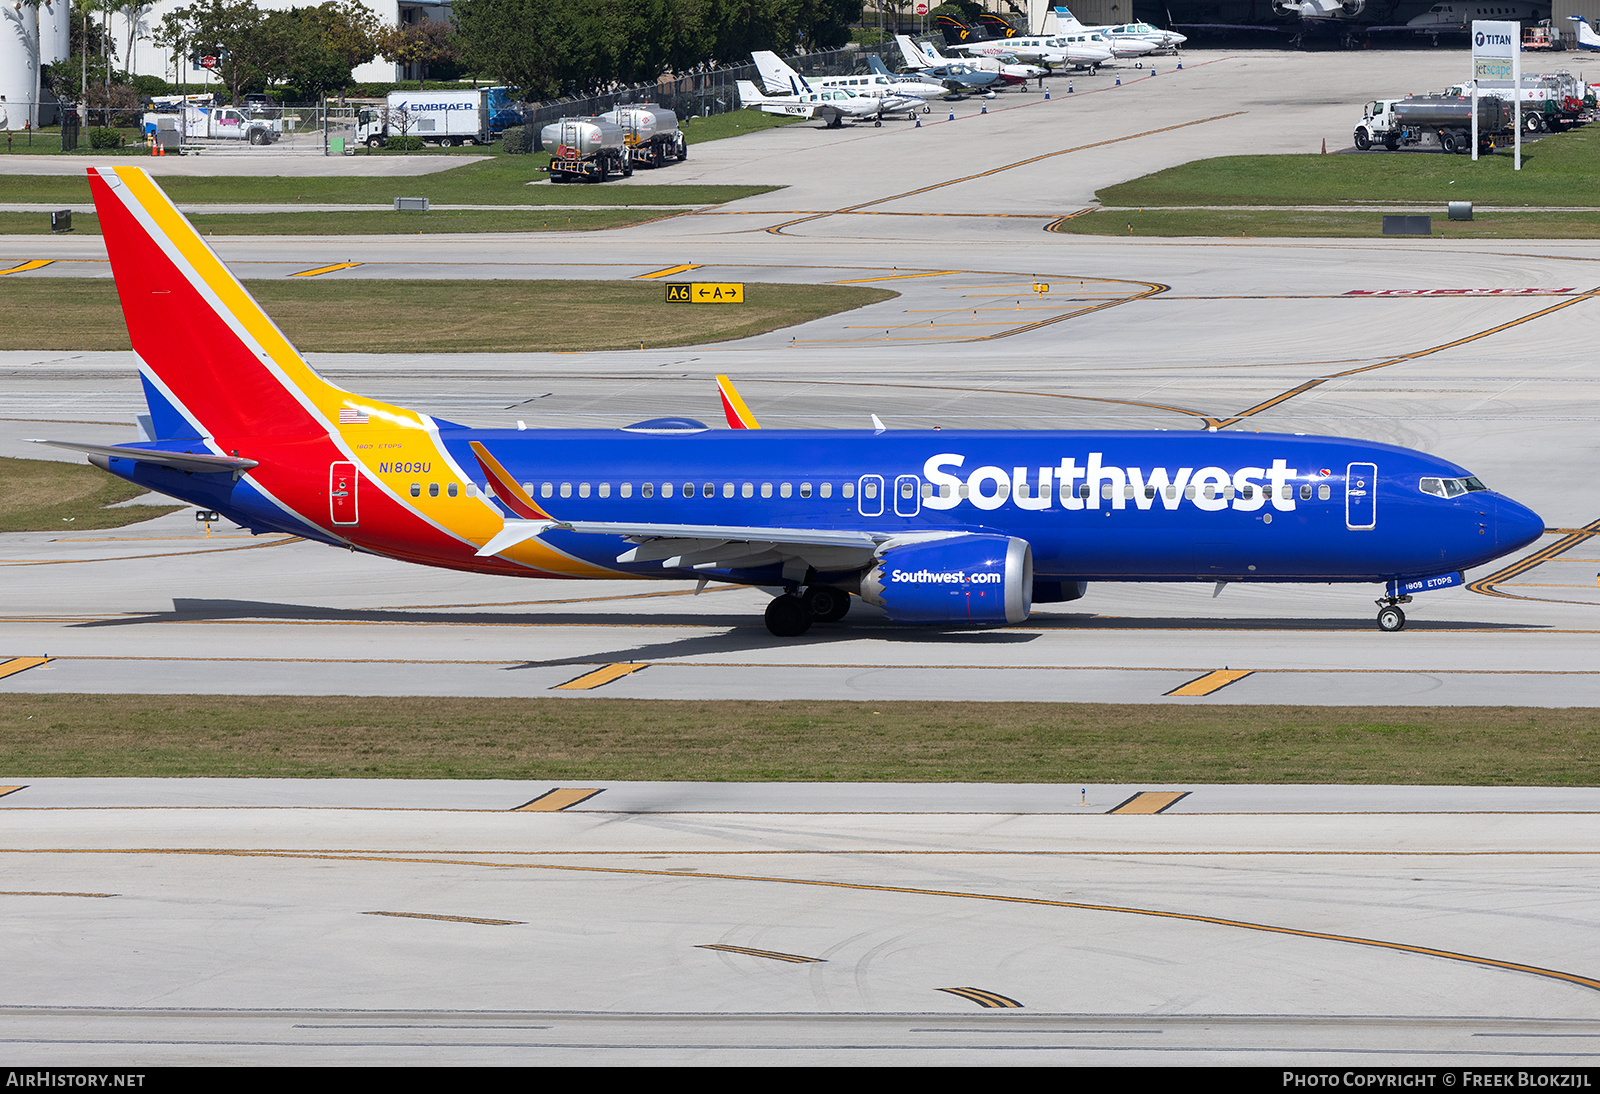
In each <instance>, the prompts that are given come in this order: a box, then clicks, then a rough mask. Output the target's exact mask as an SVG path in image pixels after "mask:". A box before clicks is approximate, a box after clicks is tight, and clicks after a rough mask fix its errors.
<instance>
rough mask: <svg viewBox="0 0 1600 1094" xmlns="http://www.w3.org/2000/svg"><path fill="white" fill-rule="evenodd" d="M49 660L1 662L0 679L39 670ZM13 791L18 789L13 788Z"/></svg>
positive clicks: (14, 658) (31, 659) (29, 659)
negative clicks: (35, 669) (29, 670)
mask: <svg viewBox="0 0 1600 1094" xmlns="http://www.w3.org/2000/svg"><path fill="white" fill-rule="evenodd" d="M49 660H50V658H48V657H13V658H10V659H9V660H6V661H0V679H3V678H5V677H7V676H15V675H16V674H17V673H19V672H25V671H26V670H28V669H32V668H38V667H39V666H40V665H42V664H44V663H45V662H47V661H49ZM0 789H4V788H0ZM12 789H17V788H15V787H13V788H12Z"/></svg>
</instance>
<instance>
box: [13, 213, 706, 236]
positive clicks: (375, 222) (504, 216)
mask: <svg viewBox="0 0 1600 1094" xmlns="http://www.w3.org/2000/svg"><path fill="white" fill-rule="evenodd" d="M676 212H677V210H675V209H672V210H667V209H651V208H643V209H539V208H529V209H429V210H428V211H427V212H426V213H397V212H395V211H394V210H393V209H374V210H372V211H371V212H367V211H365V210H363V211H361V212H356V213H326V212H311V213H195V214H193V215H191V216H190V217H189V222H190V223H191V224H193V225H194V227H195V231H197V232H199V233H200V234H201V235H203V236H218V235H221V236H319V237H322V236H366V235H424V234H426V235H438V234H440V233H447V232H459V233H481V232H592V231H598V230H601V229H605V228H625V227H627V226H628V225H630V224H643V223H644V222H645V221H648V220H659V219H660V218H662V217H665V216H672V215H673V214H674V213H676ZM72 230H73V232H74V234H76V235H86V236H97V235H99V234H100V218H99V217H97V216H95V215H94V214H93V213H74V214H73V215H72ZM49 234H50V214H49V213H0V235H19V236H21V235H49Z"/></svg>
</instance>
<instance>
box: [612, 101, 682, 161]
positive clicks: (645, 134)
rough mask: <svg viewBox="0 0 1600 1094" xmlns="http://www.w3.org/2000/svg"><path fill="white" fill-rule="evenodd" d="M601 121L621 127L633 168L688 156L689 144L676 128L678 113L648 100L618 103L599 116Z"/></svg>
mask: <svg viewBox="0 0 1600 1094" xmlns="http://www.w3.org/2000/svg"><path fill="white" fill-rule="evenodd" d="M600 118H601V120H602V121H608V122H612V123H613V124H615V125H618V126H621V127H622V139H623V141H624V142H625V143H626V144H627V146H628V159H629V160H631V161H632V163H633V165H634V166H635V167H665V166H666V165H667V164H669V163H671V162H672V161H673V160H686V159H688V158H689V145H688V142H686V141H685V140H684V139H683V132H682V130H680V129H679V128H678V116H677V115H676V114H674V113H673V112H672V111H670V110H667V109H664V108H663V107H659V106H653V105H651V104H650V103H639V104H638V105H636V106H619V107H617V108H616V109H615V110H609V111H607V112H606V113H604V114H602V115H600Z"/></svg>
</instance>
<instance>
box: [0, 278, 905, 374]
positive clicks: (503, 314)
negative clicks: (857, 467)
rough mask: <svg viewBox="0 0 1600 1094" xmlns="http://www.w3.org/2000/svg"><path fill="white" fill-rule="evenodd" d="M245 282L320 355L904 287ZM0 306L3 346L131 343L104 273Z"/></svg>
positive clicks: (530, 343) (672, 321)
mask: <svg viewBox="0 0 1600 1094" xmlns="http://www.w3.org/2000/svg"><path fill="white" fill-rule="evenodd" d="M313 265H314V263H307V264H306V268H310V267H311V266H313ZM245 287H246V288H248V289H249V290H250V292H251V293H252V294H253V295H254V296H255V298H256V299H257V300H258V301H259V302H260V303H261V306H262V307H263V308H265V309H266V311H267V314H269V315H271V316H272V318H273V319H274V320H275V321H276V322H277V324H278V325H279V326H280V327H281V328H282V329H283V331H284V333H285V334H287V335H288V336H289V340H290V341H291V342H293V343H294V344H295V345H296V346H298V347H299V348H300V349H301V350H304V351H306V352H324V353H340V352H353V351H360V352H363V353H398V352H428V353H464V352H489V353H514V352H526V351H533V350H603V349H637V348H638V347H639V344H640V343H641V342H642V343H644V345H645V346H646V347H657V346H683V345H698V344H701V343H705V342H721V341H726V340H728V339H731V338H746V337H749V336H751V335H755V334H764V333H766V332H768V331H772V330H778V329H780V328H783V327H789V326H793V325H795V324H797V323H804V322H807V321H809V320H812V319H819V318H821V317H822V316H825V315H833V314H835V313H837V312H842V311H849V310H851V309H853V308H859V307H862V306H864V305H867V304H874V303H877V302H878V301H880V300H888V299H890V298H892V297H894V296H896V295H898V294H896V293H894V292H892V291H890V290H887V289H877V288H869V287H866V286H860V285H777V284H764V283H750V284H747V285H746V286H745V303H743V304H676V303H675V304H668V303H666V290H665V287H664V285H663V283H661V282H658V281H400V280H395V281H390V280H376V279H374V280H361V279H359V278H353V277H340V276H339V275H338V274H333V275H323V276H321V277H315V278H282V279H273V280H270V281H246V282H245ZM440 300H449V301H450V302H451V303H450V307H449V308H448V309H440V308H439V306H438V302H439V301H440ZM0 314H4V315H6V316H7V321H6V322H5V323H3V324H0V349H43V350H126V349H129V348H131V346H130V344H129V342H128V332H127V327H126V325H125V324H124V322H123V318H122V305H121V303H120V302H119V300H118V298H117V290H116V285H115V284H114V283H113V282H112V281H111V279H109V278H83V277H35V276H32V275H13V276H10V277H0ZM419 316H426V317H427V319H426V321H425V322H422V321H418V318H417V317H419Z"/></svg>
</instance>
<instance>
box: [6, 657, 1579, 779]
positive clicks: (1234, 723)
mask: <svg viewBox="0 0 1600 1094" xmlns="http://www.w3.org/2000/svg"><path fill="white" fill-rule="evenodd" d="M18 679H19V680H22V679H25V677H18ZM0 688H3V684H0ZM0 742H3V744H0V777H3V778H4V779H5V780H8V781H13V780H20V779H28V778H45V777H50V776H143V777H165V776H236V777H253V778H266V777H282V778H336V777H343V778H352V777H361V778H372V777H377V778H396V779H413V778H415V779H439V778H461V779H645V780H739V781H752V782H767V781H798V782H901V781H926V782H953V781H962V782H1044V783H1062V784H1066V785H1073V784H1081V783H1097V782H1098V783H1104V782H1111V783H1146V784H1153V788H1160V787H1161V786H1163V785H1173V784H1183V783H1193V782H1204V783H1388V784H1413V785H1465V786H1504V785H1509V786H1592V785H1594V783H1595V781H1596V779H1597V777H1600V711H1597V710H1594V709H1552V710H1546V709H1536V708H1504V707H1449V708H1443V709H1437V708H1422V707H1294V706H1179V705H1170V704H1138V705H1113V704H1088V703H1086V704H1053V703H942V702H893V703H890V702H875V703H858V702H843V701H794V702H754V701H738V700H731V701H721V702H714V701H677V700H655V701H649V700H632V699H599V698H593V699H533V700H530V699H526V698H519V699H486V698H481V697H474V698H415V697H353V696H323V697H292V696H237V695H229V696H200V695H27V694H17V693H13V694H9V695H7V696H6V700H5V702H4V703H3V704H0Z"/></svg>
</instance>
